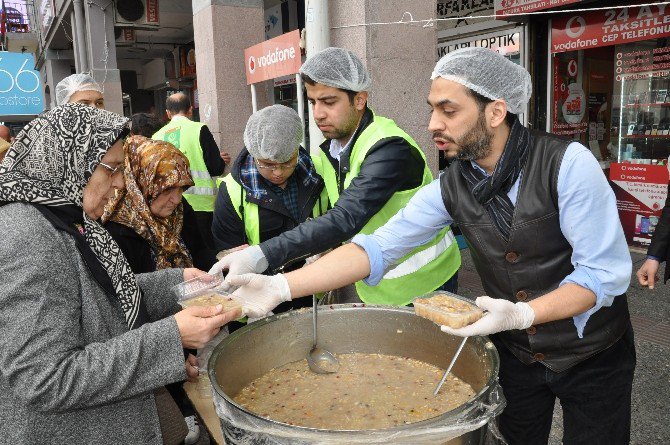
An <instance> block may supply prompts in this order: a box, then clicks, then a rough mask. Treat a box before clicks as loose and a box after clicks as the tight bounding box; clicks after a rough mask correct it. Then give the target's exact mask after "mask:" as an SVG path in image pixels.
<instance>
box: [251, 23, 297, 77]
mask: <svg viewBox="0 0 670 445" xmlns="http://www.w3.org/2000/svg"><path fill="white" fill-rule="evenodd" d="M244 60H245V73H246V76H247V85H251V84H254V83H257V82H262V81H264V80H268V79H273V78H275V77H281V76H287V75H289V74H295V73H297V72H298V70H300V66H301V65H302V61H301V56H300V31H298V30H295V31H291V32H289V33H286V34H283V35H281V36H279V37H275V38H274V39H270V40H266V41H265V42H262V43H259V44H258V45H254V46H252V47H249V48H247V49H245V50H244Z"/></svg>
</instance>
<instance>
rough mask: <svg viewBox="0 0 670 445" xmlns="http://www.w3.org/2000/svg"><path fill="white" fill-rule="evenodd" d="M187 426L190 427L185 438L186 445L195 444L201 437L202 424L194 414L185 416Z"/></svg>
mask: <svg viewBox="0 0 670 445" xmlns="http://www.w3.org/2000/svg"><path fill="white" fill-rule="evenodd" d="M184 421H185V422H186V426H187V427H188V434H187V435H186V437H185V438H184V445H193V444H194V443H196V442H197V441H198V439H199V438H200V424H199V423H198V418H197V417H196V416H195V415H193V416H188V417H184Z"/></svg>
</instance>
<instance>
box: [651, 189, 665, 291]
mask: <svg viewBox="0 0 670 445" xmlns="http://www.w3.org/2000/svg"><path fill="white" fill-rule="evenodd" d="M647 255H651V256H653V257H656V258H658V260H659V261H660V262H661V263H662V262H663V261H666V265H665V274H664V275H663V282H664V283H665V282H666V281H668V278H670V267H668V264H667V261H668V259H670V195H669V196H668V198H667V199H666V201H665V207H663V213H661V218H660V219H659V220H658V224H657V225H656V230H654V236H653V237H652V238H651V244H649V249H647Z"/></svg>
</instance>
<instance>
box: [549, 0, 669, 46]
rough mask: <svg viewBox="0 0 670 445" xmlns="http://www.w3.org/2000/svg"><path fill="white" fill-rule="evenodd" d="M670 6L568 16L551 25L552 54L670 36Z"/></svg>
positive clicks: (608, 10) (611, 10)
mask: <svg viewBox="0 0 670 445" xmlns="http://www.w3.org/2000/svg"><path fill="white" fill-rule="evenodd" d="M667 6H668V5H667V4H661V5H654V6H642V7H639V8H621V9H605V10H602V11H591V12H587V13H584V14H580V13H575V14H567V15H564V16H562V17H559V18H557V19H556V20H554V21H553V22H552V27H551V28H552V29H551V52H552V53H562V52H566V51H576V50H579V49H587V48H595V47H597V46H609V45H619V44H622V43H629V42H637V41H640V40H649V39H658V38H661V37H667V36H670V8H667Z"/></svg>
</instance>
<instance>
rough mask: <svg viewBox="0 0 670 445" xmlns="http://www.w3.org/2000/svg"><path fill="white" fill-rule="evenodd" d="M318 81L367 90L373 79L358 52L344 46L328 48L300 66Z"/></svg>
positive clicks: (333, 85) (334, 86) (338, 86)
mask: <svg viewBox="0 0 670 445" xmlns="http://www.w3.org/2000/svg"><path fill="white" fill-rule="evenodd" d="M300 74H304V75H306V76H308V77H309V78H310V79H312V80H313V81H314V82H316V83H320V84H323V85H327V86H329V87H333V88H339V89H341V90H351V91H356V92H358V91H367V90H368V89H369V88H370V84H371V83H372V80H371V79H370V74H369V73H368V70H367V69H366V68H365V65H363V62H361V59H359V58H358V57H356V54H354V53H352V52H351V51H348V50H346V49H343V48H332V47H331V48H326V49H324V50H322V51H319V52H318V53H315V54H314V55H313V56H311V57H309V58H308V59H307V61H306V62H305V63H304V64H303V65H302V68H300Z"/></svg>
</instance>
